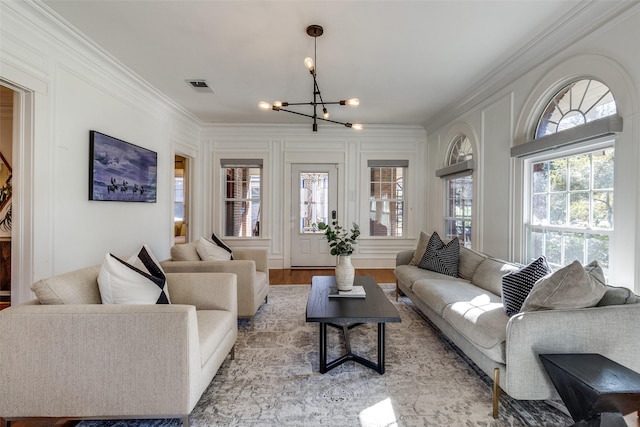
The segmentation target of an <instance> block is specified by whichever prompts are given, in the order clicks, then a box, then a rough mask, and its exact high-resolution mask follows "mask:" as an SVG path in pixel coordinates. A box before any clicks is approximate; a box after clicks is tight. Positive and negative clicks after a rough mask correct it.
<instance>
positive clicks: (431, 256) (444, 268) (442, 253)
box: [418, 231, 460, 277]
mask: <svg viewBox="0 0 640 427" xmlns="http://www.w3.org/2000/svg"><path fill="white" fill-rule="evenodd" d="M459 261H460V242H459V241H458V238H457V237H454V238H453V240H451V241H450V242H449V243H447V244H446V245H445V244H444V242H443V241H442V239H440V236H439V235H438V233H436V232H435V231H434V232H433V234H432V235H431V238H430V239H429V243H428V244H427V249H426V251H425V252H424V255H423V256H422V259H421V260H420V263H419V264H418V267H419V268H422V269H425V270H431V271H435V272H436V273H441V274H446V275H448V276H453V277H458V262H459Z"/></svg>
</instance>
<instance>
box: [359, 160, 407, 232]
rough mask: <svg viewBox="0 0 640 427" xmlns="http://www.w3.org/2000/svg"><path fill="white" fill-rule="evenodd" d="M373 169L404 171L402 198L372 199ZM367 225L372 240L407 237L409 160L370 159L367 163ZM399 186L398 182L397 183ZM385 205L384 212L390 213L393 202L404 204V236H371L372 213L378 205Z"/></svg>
mask: <svg viewBox="0 0 640 427" xmlns="http://www.w3.org/2000/svg"><path fill="white" fill-rule="evenodd" d="M373 168H399V169H402V170H403V172H402V197H401V198H398V197H395V198H393V199H385V198H379V199H378V198H372V197H371V184H372V182H371V170H372V169H373ZM366 171H367V200H368V203H367V206H368V210H367V223H368V224H369V226H368V227H367V230H366V233H367V235H368V236H369V237H371V238H380V239H400V238H404V237H406V236H407V206H408V204H407V184H408V179H407V178H408V173H409V161H408V160H402V159H401V160H375V159H370V160H368V161H367V168H366ZM396 185H397V182H396ZM378 202H382V203H383V212H384V213H389V212H390V204H391V202H396V203H398V202H400V203H402V215H401V217H400V218H399V219H400V221H399V222H400V225H401V227H402V234H400V235H386V236H379V235H373V234H371V228H370V221H371V213H372V212H375V206H376V203H378Z"/></svg>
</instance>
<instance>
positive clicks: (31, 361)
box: [0, 304, 201, 418]
mask: <svg viewBox="0 0 640 427" xmlns="http://www.w3.org/2000/svg"><path fill="white" fill-rule="evenodd" d="M0 330H2V346H0V366H2V369H0V383H1V384H3V386H2V387H0V415H1V416H3V417H8V418H12V417H23V416H34V415H41V416H45V415H46V416H48V417H88V416H96V415H101V416H111V415H112V416H117V415H140V416H145V415H148V416H151V415H162V414H167V415H168V414H187V413H189V411H190V410H191V408H190V402H189V399H190V382H191V379H192V378H193V377H194V376H197V375H198V374H199V372H200V369H201V368H200V348H199V339H198V325H197V318H196V310H195V307H193V306H186V305H174V304H171V305H166V304H162V305H160V304H158V305H103V304H87V305H31V304H29V305H20V306H15V307H11V308H8V309H5V310H3V311H2V312H0Z"/></svg>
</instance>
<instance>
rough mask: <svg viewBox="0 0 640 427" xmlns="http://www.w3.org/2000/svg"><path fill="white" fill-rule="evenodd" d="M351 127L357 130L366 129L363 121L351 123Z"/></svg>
mask: <svg viewBox="0 0 640 427" xmlns="http://www.w3.org/2000/svg"><path fill="white" fill-rule="evenodd" d="M351 128H352V129H355V130H362V129H364V126H362V123H354V124H352V125H351Z"/></svg>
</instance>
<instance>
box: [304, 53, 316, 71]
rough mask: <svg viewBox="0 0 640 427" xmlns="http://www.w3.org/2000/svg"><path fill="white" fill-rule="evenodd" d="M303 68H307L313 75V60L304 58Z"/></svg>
mask: <svg viewBox="0 0 640 427" xmlns="http://www.w3.org/2000/svg"><path fill="white" fill-rule="evenodd" d="M304 66H305V67H307V70H309V71H310V72H312V73H313V70H314V69H315V67H314V66H313V59H312V58H310V57H308V56H307V57H306V58H304Z"/></svg>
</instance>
